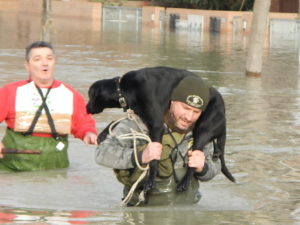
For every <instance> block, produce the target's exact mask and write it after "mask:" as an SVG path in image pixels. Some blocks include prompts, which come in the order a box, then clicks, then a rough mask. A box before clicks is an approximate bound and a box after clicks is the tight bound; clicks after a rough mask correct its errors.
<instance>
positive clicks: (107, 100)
mask: <svg viewBox="0 0 300 225" xmlns="http://www.w3.org/2000/svg"><path fill="white" fill-rule="evenodd" d="M186 76H196V75H195V74H193V73H192V72H189V71H187V70H181V69H174V68H170V67H153V68H143V69H140V70H135V71H130V72H128V73H126V74H124V75H123V76H122V77H121V78H120V77H116V78H112V79H105V80H99V81H96V82H95V83H94V84H92V86H91V87H90V89H89V102H88V104H87V111H88V113H92V114H95V113H100V112H102V111H103V110H104V109H105V108H121V107H122V108H123V109H124V111H126V110H127V109H128V108H130V109H132V110H134V112H135V113H136V114H137V115H139V116H140V118H141V119H142V121H143V122H144V123H145V124H146V126H147V127H148V130H149V136H150V138H151V140H152V141H154V142H161V141H162V136H163V133H164V125H163V116H164V113H165V111H166V110H167V109H168V106H169V103H170V98H171V94H172V90H173V89H174V87H176V86H177V84H178V83H179V82H180V81H181V80H182V79H183V78H184V77H186ZM193 137H194V144H193V149H201V150H202V149H203V148H204V146H205V145H206V144H207V143H209V142H210V141H213V140H214V139H216V140H217V142H216V143H215V142H214V155H217V154H218V156H219V158H220V160H221V164H222V172H223V174H224V175H225V176H226V177H227V178H228V179H229V180H231V181H233V182H235V179H234V178H233V176H232V175H231V173H230V172H229V171H228V169H227V167H226V165H225V159H224V148H225V140H226V119H225V105H224V102H223V99H222V96H221V94H220V93H219V92H218V91H217V90H216V89H215V88H213V87H210V100H209V103H208V106H207V108H206V110H205V111H204V112H203V113H202V114H201V116H200V118H199V119H198V121H197V122H196V125H195V128H194V130H193ZM193 172H194V170H193V168H189V169H188V172H187V174H186V175H185V176H184V178H183V179H182V180H181V181H180V183H179V184H178V186H177V190H178V191H184V190H186V189H187V187H188V184H189V180H190V178H191V177H192V175H193ZM156 175H157V160H153V161H151V162H150V171H149V175H148V179H147V180H146V182H145V184H144V190H145V191H146V192H147V191H148V190H150V189H152V187H153V185H154V179H155V177H156Z"/></svg>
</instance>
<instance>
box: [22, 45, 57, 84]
mask: <svg viewBox="0 0 300 225" xmlns="http://www.w3.org/2000/svg"><path fill="white" fill-rule="evenodd" d="M54 65H55V58H54V54H53V51H52V50H51V49H50V48H46V47H43V48H33V49H32V50H31V51H30V54H29V61H26V64H25V67H26V70H27V72H28V73H29V76H30V78H31V79H32V80H33V81H34V82H35V83H36V84H37V85H39V86H48V85H51V84H52V82H53V79H54V77H53V74H54Z"/></svg>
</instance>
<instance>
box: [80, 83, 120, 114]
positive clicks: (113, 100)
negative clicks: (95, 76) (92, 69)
mask: <svg viewBox="0 0 300 225" xmlns="http://www.w3.org/2000/svg"><path fill="white" fill-rule="evenodd" d="M88 94H89V101H88V103H87V106H86V109H87V112H88V113H91V114H96V113H101V112H102V111H103V110H104V109H106V108H120V104H119V101H118V93H117V87H116V82H115V78H113V79H104V80H98V81H96V82H95V83H93V84H92V85H91V87H90V88H89V92H88Z"/></svg>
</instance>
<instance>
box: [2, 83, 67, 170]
mask: <svg viewBox="0 0 300 225" xmlns="http://www.w3.org/2000/svg"><path fill="white" fill-rule="evenodd" d="M50 89H51V88H49V89H48V92H47V94H46V96H45V97H44V96H43V94H42V91H41V89H40V88H38V87H37V90H38V91H39V94H40V95H41V97H42V105H41V106H40V107H39V109H38V110H37V112H36V115H35V118H34V119H33V121H32V124H31V126H30V128H29V130H28V132H26V133H25V134H22V133H18V132H15V131H13V130H11V129H9V128H8V129H7V130H6V133H5V136H4V138H3V140H2V141H3V144H4V146H5V147H7V148H15V149H21V150H26V149H28V150H39V151H41V154H40V155H22V154H7V155H4V158H3V159H0V169H6V170H13V171H34V170H45V169H57V168H66V167H68V166H69V160H68V153H67V149H68V137H67V135H65V136H59V135H58V134H57V132H56V129H55V126H54V122H53V119H52V117H51V115H50V111H49V109H48V106H47V104H46V98H47V96H48V94H49V92H50ZM43 109H45V112H46V115H47V118H48V122H49V125H50V128H51V132H52V133H51V134H52V136H53V138H48V137H37V136H32V135H31V134H32V133H33V130H34V127H35V125H36V123H37V120H38V118H39V116H40V115H41V112H42V110H43ZM58 144H60V146H58Z"/></svg>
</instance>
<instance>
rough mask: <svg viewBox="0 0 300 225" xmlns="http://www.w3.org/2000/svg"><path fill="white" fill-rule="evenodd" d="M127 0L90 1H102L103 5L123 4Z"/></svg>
mask: <svg viewBox="0 0 300 225" xmlns="http://www.w3.org/2000/svg"><path fill="white" fill-rule="evenodd" d="M125 1H126V0H90V2H100V3H102V4H103V5H112V6H121V5H123V3H124V2H125Z"/></svg>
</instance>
